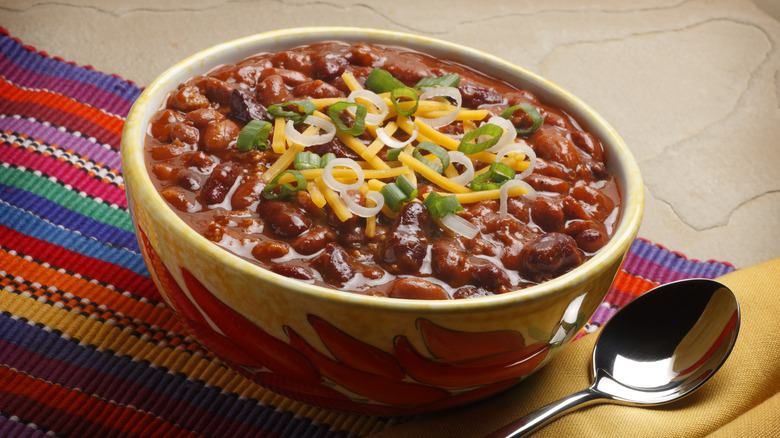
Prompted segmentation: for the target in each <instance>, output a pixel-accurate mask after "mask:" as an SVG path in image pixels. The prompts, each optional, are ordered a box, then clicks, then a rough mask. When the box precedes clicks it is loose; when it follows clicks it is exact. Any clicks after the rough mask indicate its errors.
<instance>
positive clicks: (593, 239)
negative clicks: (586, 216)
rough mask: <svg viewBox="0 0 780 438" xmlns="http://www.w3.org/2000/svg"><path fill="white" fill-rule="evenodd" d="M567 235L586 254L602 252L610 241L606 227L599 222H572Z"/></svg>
mask: <svg viewBox="0 0 780 438" xmlns="http://www.w3.org/2000/svg"><path fill="white" fill-rule="evenodd" d="M566 234H568V235H570V236H572V237H573V238H574V241H575V242H577V246H578V247H579V248H580V249H581V250H583V251H585V252H586V253H594V252H596V251H598V250H600V249H601V248H602V247H604V245H606V244H607V242H608V241H609V235H608V234H607V229H606V227H605V226H604V224H602V223H601V222H598V221H581V220H578V221H572V222H570V223H569V224H568V225H567V226H566Z"/></svg>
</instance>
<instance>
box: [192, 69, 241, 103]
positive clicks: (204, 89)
mask: <svg viewBox="0 0 780 438" xmlns="http://www.w3.org/2000/svg"><path fill="white" fill-rule="evenodd" d="M193 85H194V86H196V87H198V89H199V90H200V92H201V93H203V94H204V95H205V96H206V97H207V98H208V99H209V100H212V101H214V102H217V103H219V104H220V105H227V104H229V103H230V94H231V93H232V92H233V90H234V89H235V86H234V85H231V84H229V83H227V82H225V81H221V80H219V79H216V78H213V77H210V76H207V77H200V78H197V79H196V80H194V81H193Z"/></svg>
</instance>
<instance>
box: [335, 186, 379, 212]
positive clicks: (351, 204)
mask: <svg viewBox="0 0 780 438" xmlns="http://www.w3.org/2000/svg"><path fill="white" fill-rule="evenodd" d="M366 198H371V199H372V200H373V201H374V203H375V204H376V206H374V207H364V206H362V205H360V204H358V203H357V202H355V200H354V199H352V196H350V195H349V193H347V192H346V191H345V192H341V199H343V200H344V203H346V204H347V208H349V211H351V212H352V213H354V214H355V215H357V216H360V217H371V216H376V215H377V214H378V213H379V212H380V211H382V207H384V205H385V197H384V196H382V194H381V193H379V192H368V193H366Z"/></svg>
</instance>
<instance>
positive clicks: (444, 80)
mask: <svg viewBox="0 0 780 438" xmlns="http://www.w3.org/2000/svg"><path fill="white" fill-rule="evenodd" d="M459 84H460V75H458V74H457V73H450V74H447V75H444V76H438V77H435V78H422V79H420V81H419V82H417V84H416V85H415V86H414V88H416V89H418V90H427V89H428V88H431V87H436V86H439V87H457V86H458V85H459Z"/></svg>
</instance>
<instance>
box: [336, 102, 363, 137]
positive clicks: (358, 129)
mask: <svg viewBox="0 0 780 438" xmlns="http://www.w3.org/2000/svg"><path fill="white" fill-rule="evenodd" d="M349 107H355V122H354V123H353V124H352V127H349V126H347V124H346V123H344V121H343V120H341V112H342V111H344V110H346V109H347V108H349ZM366 114H368V108H366V106H365V105H361V104H359V103H355V102H336V103H334V104H333V105H331V106H330V107H329V108H328V115H329V116H330V120H332V121H333V124H334V125H336V129H338V130H339V131H341V132H344V133H347V134H349V135H354V136H358V135H360V134H362V133H363V131H365V130H366Z"/></svg>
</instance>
